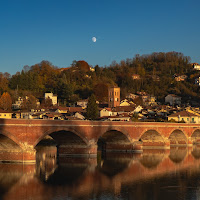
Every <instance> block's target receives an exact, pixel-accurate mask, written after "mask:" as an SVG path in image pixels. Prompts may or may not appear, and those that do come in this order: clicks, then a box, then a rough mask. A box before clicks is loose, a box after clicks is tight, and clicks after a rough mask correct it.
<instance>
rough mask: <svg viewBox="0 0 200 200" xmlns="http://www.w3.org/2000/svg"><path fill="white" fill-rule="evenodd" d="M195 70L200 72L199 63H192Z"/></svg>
mask: <svg viewBox="0 0 200 200" xmlns="http://www.w3.org/2000/svg"><path fill="white" fill-rule="evenodd" d="M192 66H193V69H194V70H200V65H199V64H198V63H192Z"/></svg>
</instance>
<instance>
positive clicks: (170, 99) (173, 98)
mask: <svg viewBox="0 0 200 200" xmlns="http://www.w3.org/2000/svg"><path fill="white" fill-rule="evenodd" d="M165 103H169V105H171V106H174V105H181V97H179V96H177V95H175V94H168V95H167V96H166V97H165Z"/></svg>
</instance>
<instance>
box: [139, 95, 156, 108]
mask: <svg viewBox="0 0 200 200" xmlns="http://www.w3.org/2000/svg"><path fill="white" fill-rule="evenodd" d="M142 99H143V104H144V105H145V106H154V105H157V102H156V97H154V96H151V95H147V96H142Z"/></svg>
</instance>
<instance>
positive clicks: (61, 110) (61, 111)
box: [55, 106, 69, 113]
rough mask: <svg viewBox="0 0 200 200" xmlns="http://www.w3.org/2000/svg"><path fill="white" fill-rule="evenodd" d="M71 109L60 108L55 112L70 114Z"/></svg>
mask: <svg viewBox="0 0 200 200" xmlns="http://www.w3.org/2000/svg"><path fill="white" fill-rule="evenodd" d="M68 111H69V109H68V107H62V106H58V107H57V109H55V112H57V113H68Z"/></svg>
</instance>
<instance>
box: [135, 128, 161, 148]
mask: <svg viewBox="0 0 200 200" xmlns="http://www.w3.org/2000/svg"><path fill="white" fill-rule="evenodd" d="M139 140H140V141H142V142H143V146H160V147H161V146H165V138H164V137H163V136H162V135H161V134H160V133H159V132H158V131H157V130H155V129H145V130H144V131H143V132H142V134H141V135H140V139H139Z"/></svg>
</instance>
